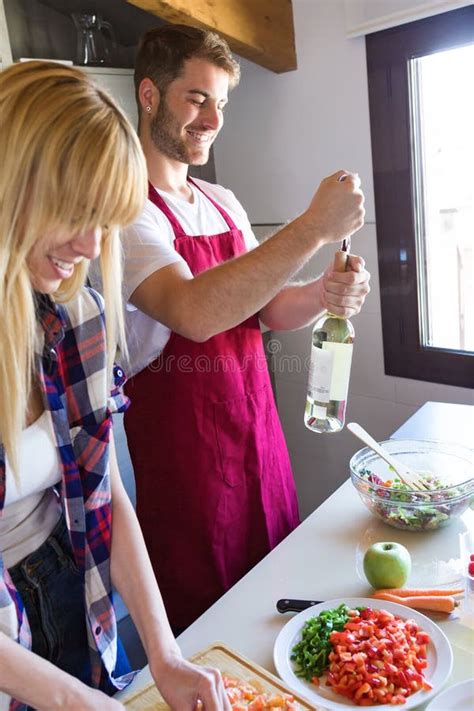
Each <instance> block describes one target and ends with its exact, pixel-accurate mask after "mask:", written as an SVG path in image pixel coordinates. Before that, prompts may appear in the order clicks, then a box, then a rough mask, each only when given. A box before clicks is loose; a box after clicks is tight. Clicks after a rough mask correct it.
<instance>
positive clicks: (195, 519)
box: [124, 25, 369, 631]
mask: <svg viewBox="0 0 474 711" xmlns="http://www.w3.org/2000/svg"><path fill="white" fill-rule="evenodd" d="M238 79H239V67H238V64H237V63H236V61H235V60H234V59H233V57H232V55H231V54H230V51H229V48H228V46H227V44H226V43H225V42H224V41H223V40H221V39H220V38H219V37H218V36H217V35H215V34H213V33H207V32H204V31H201V30H198V29H195V28H190V27H184V26H176V25H175V26H173V25H170V26H166V27H162V28H159V29H156V30H151V31H150V32H148V33H147V34H146V35H145V36H144V38H143V40H142V43H141V46H140V48H139V52H138V57H137V63H136V70H135V83H136V95H137V101H138V108H139V116H140V119H139V135H140V140H141V142H142V146H143V149H144V151H145V155H146V159H147V164H148V174H149V180H150V192H149V200H148V202H147V205H146V207H145V210H144V212H143V214H142V216H141V218H140V219H139V220H138V222H137V223H136V224H135V225H134V226H133V228H131V229H129V230H128V231H127V232H126V233H125V235H124V250H125V298H126V300H127V302H128V306H127V319H128V323H127V332H128V342H129V348H130V360H131V374H132V375H133V377H132V378H131V379H130V381H129V382H128V384H127V389H126V391H127V394H128V395H129V396H130V397H131V399H132V402H133V405H132V407H131V408H129V410H128V412H127V414H126V417H125V428H126V432H127V439H128V444H129V449H130V454H131V458H132V462H133V465H134V469H135V477H136V486H137V513H138V516H139V519H140V523H141V526H142V529H143V533H144V536H145V540H146V543H147V547H148V550H149V553H150V557H151V560H152V562H153V566H154V570H155V573H156V576H157V578H158V581H159V584H160V589H161V591H162V594H163V597H164V600H165V604H166V608H167V612H168V615H169V617H170V621H171V623H172V626H173V628H174V629H175V630H176V631H179V630H182V629H183V628H185V627H186V626H187V625H188V624H190V623H191V622H192V621H193V620H194V619H195V618H196V617H197V616H198V615H200V614H201V613H202V612H204V610H205V609H206V608H207V607H209V605H211V604H212V603H213V602H214V601H215V600H216V599H217V598H218V597H219V596H220V595H222V594H223V593H224V592H225V591H226V590H227V589H228V588H229V587H231V586H232V585H233V584H234V583H235V582H236V581H237V580H238V579H239V578H240V577H241V576H242V575H244V574H245V573H246V572H247V571H248V570H249V569H250V568H251V567H252V566H253V565H255V564H256V563H257V562H258V561H259V560H260V559H261V558H262V557H263V556H264V555H265V554H266V553H267V552H268V551H269V550H270V549H271V548H273V547H274V546H275V545H277V544H278V543H279V542H280V541H281V540H282V539H283V538H284V537H285V536H286V535H287V534H288V533H290V531H291V530H292V529H293V528H294V527H295V526H296V525H297V524H298V521H299V519H298V507H297V499H296V492H295V487H294V482H293V477H292V474H291V469H290V462H289V458H288V453H287V450H286V445H285V442H284V438H283V434H282V430H281V426H280V423H279V420H278V416H277V413H276V408H275V403H274V399H273V395H272V391H271V386H270V382H269V376H268V371H267V369H266V365H265V356H264V352H263V348H262V339H261V334H260V328H259V318H260V319H261V320H262V321H263V323H264V324H266V325H267V326H268V327H270V328H272V329H296V328H300V327H302V326H304V325H306V324H308V323H310V322H311V321H313V320H314V319H315V318H316V317H317V316H318V315H319V314H320V313H321V312H323V311H324V310H325V309H326V308H330V309H331V311H332V312H335V313H337V314H341V315H344V316H350V315H352V314H354V313H356V312H358V311H359V309H360V306H361V304H362V303H363V301H364V298H365V296H366V294H367V293H368V291H369V287H368V280H369V275H368V274H367V272H366V271H365V270H364V267H363V261H362V260H361V259H360V258H359V257H351V258H350V268H349V271H347V272H346V273H344V274H337V273H333V271H332V269H331V268H329V269H327V270H326V272H325V274H324V275H323V276H322V277H320V278H318V279H316V280H314V281H312V282H310V283H308V284H305V285H301V284H299V285H289V284H288V280H289V279H290V278H291V277H292V276H293V274H295V272H297V271H298V270H299V269H300V268H301V267H302V266H303V264H304V263H305V262H306V261H307V260H308V259H309V258H310V257H311V256H312V255H313V254H314V253H315V252H316V251H317V250H318V249H319V248H320V247H321V246H322V245H324V244H327V243H329V242H337V241H340V240H341V239H342V238H344V237H345V236H347V235H349V234H351V233H353V232H355V231H356V230H358V229H359V228H360V227H361V226H362V224H363V217H364V209H363V195H362V193H361V191H360V190H359V180H358V178H357V176H354V175H351V174H350V173H347V172H345V171H340V172H339V173H336V174H335V175H333V176H331V177H329V178H326V179H325V180H324V181H323V182H322V184H321V186H320V188H319V190H318V191H317V193H316V194H315V196H314V198H313V200H312V202H311V205H310V206H309V208H308V209H307V210H306V212H305V213H303V214H302V215H301V216H300V217H298V218H297V219H296V220H294V221H293V222H292V223H290V224H289V225H287V226H286V227H285V228H283V229H282V230H281V231H280V232H278V233H277V234H276V235H274V236H273V237H272V238H271V239H269V240H267V241H266V242H265V243H264V244H262V245H260V246H258V243H257V241H256V239H255V237H254V235H253V233H252V230H251V227H250V223H249V221H248V218H247V216H246V214H245V211H244V209H243V208H242V206H241V205H240V203H239V202H238V201H237V200H236V198H235V197H234V195H233V194H232V193H231V192H230V191H228V190H226V189H224V188H222V187H221V186H218V185H211V184H209V183H205V182H204V181H200V180H195V181H192V180H190V179H189V178H188V166H189V165H202V164H204V163H206V161H207V160H208V156H209V150H210V147H211V145H212V143H213V141H214V140H215V138H216V136H217V134H218V133H219V130H220V129H221V127H222V124H223V111H224V107H225V105H226V104H227V98H228V91H229V89H230V88H233V87H234V86H235V84H236V83H237V82H238ZM302 408H303V403H302Z"/></svg>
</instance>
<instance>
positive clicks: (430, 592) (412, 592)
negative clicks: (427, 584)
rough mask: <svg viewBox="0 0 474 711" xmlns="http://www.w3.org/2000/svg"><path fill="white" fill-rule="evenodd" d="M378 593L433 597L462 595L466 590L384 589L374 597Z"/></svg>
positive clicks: (378, 591)
mask: <svg viewBox="0 0 474 711" xmlns="http://www.w3.org/2000/svg"><path fill="white" fill-rule="evenodd" d="M378 593H388V594H389V595H398V597H418V596H420V595H421V596H422V597H426V596H427V595H428V596H429V597H431V596H432V595H462V594H463V593H464V588H451V589H445V590H440V589H439V588H425V589H424V588H382V589H380V590H376V591H375V593H374V595H377V594H378Z"/></svg>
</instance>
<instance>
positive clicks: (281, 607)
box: [276, 599, 322, 612]
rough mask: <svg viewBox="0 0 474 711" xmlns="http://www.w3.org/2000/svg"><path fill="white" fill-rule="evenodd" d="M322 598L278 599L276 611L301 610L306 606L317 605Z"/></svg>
mask: <svg viewBox="0 0 474 711" xmlns="http://www.w3.org/2000/svg"><path fill="white" fill-rule="evenodd" d="M320 602H322V600H285V599H283V600H278V602H277V604H276V608H277V610H278V612H302V611H303V610H307V609H308V607H313V605H319V603H320Z"/></svg>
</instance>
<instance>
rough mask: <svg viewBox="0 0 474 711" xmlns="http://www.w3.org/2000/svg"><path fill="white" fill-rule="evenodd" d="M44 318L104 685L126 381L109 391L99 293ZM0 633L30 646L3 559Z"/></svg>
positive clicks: (96, 662)
mask: <svg viewBox="0 0 474 711" xmlns="http://www.w3.org/2000/svg"><path fill="white" fill-rule="evenodd" d="M38 320H39V323H40V325H41V336H42V343H43V352H42V354H41V355H38V356H37V373H38V378H39V383H40V386H41V388H42V390H43V395H44V402H45V407H46V408H47V409H48V410H50V411H51V416H52V421H53V427H54V430H55V434H56V443H57V446H58V449H59V454H60V458H61V464H62V482H61V484H60V486H59V492H60V497H61V503H62V507H63V511H64V516H65V519H66V524H67V527H68V529H69V535H70V538H71V543H72V548H73V551H74V557H75V562H76V565H77V567H78V569H79V571H80V573H81V574H82V576H83V580H84V585H85V602H86V614H87V618H88V623H89V624H88V626H87V632H88V640H89V648H90V655H91V662H92V683H93V685H94V686H98V685H99V682H100V678H101V675H102V674H104V670H105V673H108V675H109V677H110V678H112V677H111V674H112V672H113V670H114V668H115V663H116V656H117V626H116V620H115V614H114V610H113V606H112V589H111V580H110V546H111V520H112V517H111V489H110V476H109V459H108V450H109V447H108V443H109V434H110V428H111V425H112V413H113V412H121V411H123V410H125V409H126V408H127V406H128V400H127V398H126V397H125V396H124V395H122V393H121V391H120V389H119V388H120V386H121V385H122V384H123V382H124V379H125V378H124V374H123V372H122V370H121V369H120V368H118V367H117V366H116V367H115V370H114V379H115V387H114V389H113V390H112V393H110V387H109V383H108V377H107V353H106V342H105V323H104V310H103V303H102V300H101V297H100V296H99V295H98V294H97V293H96V292H95V291H93V290H92V289H88V288H84V289H83V290H81V292H80V293H79V295H78V296H77V297H76V298H75V300H74V301H73V302H71V303H69V304H67V306H65V305H59V304H54V303H53V302H52V301H51V300H50V299H49V297H46V296H44V295H42V296H40V297H39V300H38ZM3 406H5V404H4V405H3ZM4 502H5V455H4V448H3V445H2V444H1V443H0V515H1V512H2V510H3V507H4ZM65 604H67V601H65ZM0 630H1V631H2V632H4V633H5V634H7V635H8V636H9V637H11V638H12V639H14V640H16V641H17V642H19V644H21V645H22V646H24V647H27V648H30V647H31V633H30V627H29V624H28V620H27V617H26V614H25V612H24V608H23V604H22V601H21V598H20V596H19V594H18V593H17V591H16V590H15V587H14V585H13V583H12V581H11V578H10V576H9V573H8V570H6V569H5V568H4V565H3V560H2V556H1V554H0ZM25 671H26V670H25ZM133 676H134V674H133V673H131V674H127V675H125V676H123V677H120V678H118V679H113V680H112V681H113V683H114V685H115V686H116V687H117V689H122V688H124V687H125V686H126V685H127V684H128V683H129V682H130V681H131V679H132V678H133ZM2 696H3V699H2ZM5 697H6V695H5V694H2V693H1V692H0V709H3V708H6V709H8V708H9V710H10V711H23V709H26V706H25V705H24V704H21V703H20V702H18V701H16V700H15V699H11V700H10V703H9V705H8V703H6V702H7V699H8V697H6V698H5Z"/></svg>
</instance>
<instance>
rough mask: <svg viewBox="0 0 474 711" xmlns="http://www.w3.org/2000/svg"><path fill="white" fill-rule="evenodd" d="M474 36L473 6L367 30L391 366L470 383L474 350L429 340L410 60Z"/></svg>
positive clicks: (392, 371) (405, 373)
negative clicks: (425, 336)
mask: <svg viewBox="0 0 474 711" xmlns="http://www.w3.org/2000/svg"><path fill="white" fill-rule="evenodd" d="M471 43H474V6H473V5H469V6H467V7H463V8H460V9H459V10H453V11H451V12H447V13H443V14H440V15H435V16H434V17H429V18H427V19H425V20H418V21H416V22H411V23H408V24H405V25H401V26H399V27H394V28H390V29H388V30H383V31H381V32H376V33H373V34H370V35H367V37H366V50H367V71H368V88H369V109H370V126H371V140H372V162H373V176H374V194H375V213H376V228H377V248H378V262H379V276H380V297H381V309H382V332H383V344H384V361H385V373H386V374H387V375H395V376H399V377H403V378H412V379H414V380H424V381H429V382H436V383H444V384H446V385H455V386H460V387H468V388H474V353H469V352H465V351H456V350H448V349H443V348H438V347H432V346H424V345H422V343H421V337H420V325H419V316H418V314H419V301H418V299H419V284H418V278H417V262H416V260H417V257H416V234H415V224H416V219H417V216H416V215H415V206H414V201H413V184H414V179H415V177H414V166H413V164H412V159H413V156H412V145H411V143H412V136H411V126H410V85H409V70H408V61H409V60H410V59H414V58H417V57H421V56H424V55H427V54H431V53H433V52H438V51H442V50H445V49H453V48H455V47H457V46H461V45H465V44H471ZM473 81H474V78H473ZM473 239H474V225H473ZM472 313H473V318H474V304H473V309H472Z"/></svg>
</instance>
